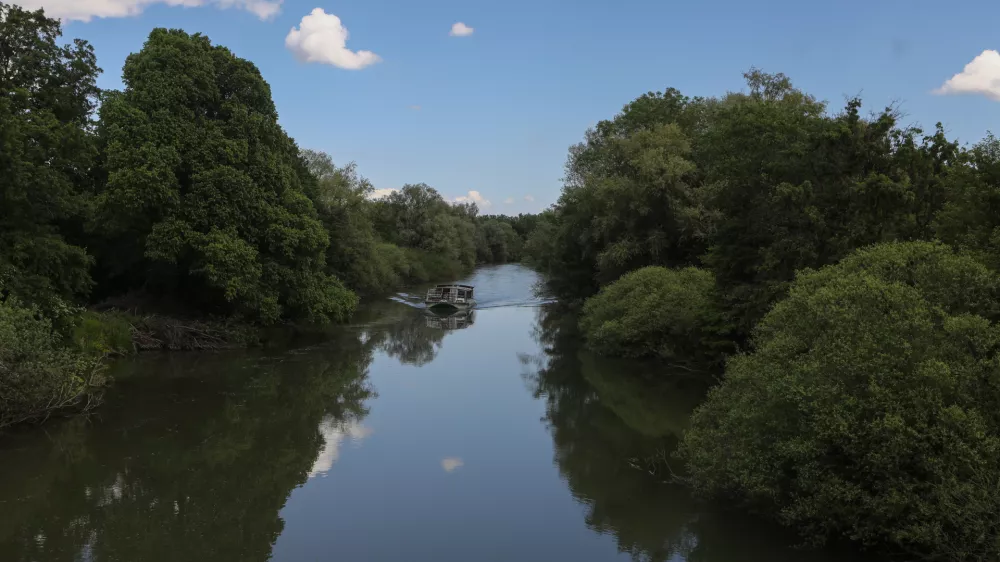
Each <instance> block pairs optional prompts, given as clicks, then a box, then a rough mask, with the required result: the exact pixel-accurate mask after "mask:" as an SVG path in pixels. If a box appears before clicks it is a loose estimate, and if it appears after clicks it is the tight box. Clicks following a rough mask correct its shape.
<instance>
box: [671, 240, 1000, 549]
mask: <svg viewBox="0 0 1000 562" xmlns="http://www.w3.org/2000/svg"><path fill="white" fill-rule="evenodd" d="M998 295H1000V293H998V285H997V278H996V276H995V275H994V274H993V273H992V272H991V271H990V270H989V269H988V268H986V267H985V266H984V265H982V264H980V263H978V262H976V261H975V260H973V259H971V258H969V257H967V256H960V255H956V254H954V253H953V252H952V251H951V249H949V248H948V247H946V246H944V245H941V244H935V243H928V242H913V243H893V244H883V245H878V246H873V247H871V248H867V249H864V250H861V251H858V252H856V253H854V254H852V255H850V256H849V257H847V258H845V259H844V260H843V261H842V262H841V263H840V264H837V265H833V266H827V267H824V268H822V269H820V270H818V271H813V270H806V271H803V272H801V273H800V274H799V275H798V277H797V279H796V281H795V282H794V283H793V285H792V287H791V289H790V292H789V296H788V298H787V299H785V300H783V301H781V302H780V303H778V304H777V305H776V306H775V307H774V309H773V310H772V311H771V312H769V313H768V314H767V316H765V318H764V320H763V321H762V322H761V324H760V326H759V327H758V328H757V330H756V332H755V338H754V351H753V352H752V353H749V354H745V355H740V356H737V357H735V358H733V359H732V360H731V361H730V362H729V364H728V365H727V367H726V373H725V379H724V382H723V383H722V385H721V386H719V387H717V388H716V389H714V390H713V391H712V392H711V394H710V395H709V397H708V400H707V401H706V402H705V403H704V404H703V405H702V406H700V407H699V408H698V410H697V411H696V412H695V414H694V416H693V418H692V422H691V429H690V431H689V432H688V433H687V434H686V435H685V437H684V442H683V445H682V448H681V454H682V457H683V458H684V459H685V461H686V463H687V466H688V469H689V471H690V480H691V482H692V483H693V485H694V486H695V487H696V489H697V490H699V491H700V492H701V493H703V494H706V495H711V496H717V497H727V498H734V499H736V500H738V501H741V502H743V503H744V504H747V505H750V506H752V507H753V508H755V509H757V510H759V511H761V512H763V513H765V514H767V515H770V516H772V517H774V518H777V519H778V520H779V521H781V522H783V523H785V524H787V525H791V526H793V527H795V528H796V529H798V530H800V531H801V532H802V533H803V534H804V535H806V536H807V537H808V538H809V539H812V540H814V541H817V542H821V541H823V540H825V539H828V538H846V539H850V540H854V541H857V542H859V543H861V544H864V545H868V546H872V547H880V548H887V549H889V550H894V551H899V552H906V553H908V554H909V555H911V556H916V557H919V558H920V559H924V560H951V561H960V560H985V559H989V558H992V557H993V556H995V554H996V545H997V541H998V539H1000V526H998V525H997V513H998V512H1000V492H998V490H1000V489H998V487H997V483H998V482H1000V460H998V459H1000V455H998V453H1000V378H998V376H997V373H998V371H997V365H998V358H1000V327H998V325H997V324H996V323H995V321H996V320H997V318H998V317H1000V315H998V312H1000V308H998V306H1000V305H998Z"/></svg>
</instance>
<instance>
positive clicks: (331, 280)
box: [0, 3, 530, 419]
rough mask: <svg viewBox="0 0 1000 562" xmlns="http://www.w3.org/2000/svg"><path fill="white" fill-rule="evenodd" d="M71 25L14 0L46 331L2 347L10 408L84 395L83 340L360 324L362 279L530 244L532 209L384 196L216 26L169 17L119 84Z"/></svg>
mask: <svg viewBox="0 0 1000 562" xmlns="http://www.w3.org/2000/svg"><path fill="white" fill-rule="evenodd" d="M61 33H62V30H61V26H60V23H59V22H58V21H57V20H54V19H50V18H47V17H45V15H44V13H43V12H42V11H40V10H39V11H34V12H32V11H26V10H23V9H21V8H19V7H17V6H13V5H8V4H6V3H0V180H2V181H0V306H4V307H5V308H3V309H2V313H3V315H4V320H3V322H5V323H6V324H4V325H5V326H7V329H9V330H14V331H17V330H21V331H23V332H24V336H25V337H29V336H30V337H31V338H35V339H33V340H31V341H32V342H34V343H33V344H31V345H35V346H36V347H35V348H34V349H32V348H31V347H30V346H29V347H26V348H18V349H20V351H16V352H15V351H11V350H13V349H14V348H13V347H9V346H13V345H14V343H10V342H0V344H7V345H8V347H7V348H4V350H3V352H2V353H13V354H15V355H11V356H6V355H2V353H0V370H2V374H3V376H4V377H6V378H5V379H4V380H3V381H2V382H0V402H2V403H4V404H5V406H4V408H3V410H4V411H3V412H0V418H2V419H7V418H11V419H13V418H18V419H20V418H31V417H36V414H39V415H40V414H41V413H44V412H43V410H44V408H41V409H38V408H36V407H35V406H34V405H37V404H52V405H53V406H56V405H64V404H67V403H71V402H73V401H74V400H75V397H76V396H77V393H78V391H79V390H80V389H81V388H84V387H85V386H86V384H82V385H81V383H77V382H73V381H77V379H80V378H83V379H84V380H87V379H86V377H83V376H82V375H80V373H81V372H82V371H81V370H80V369H78V368H76V367H75V366H74V365H76V363H75V361H76V360H77V354H78V351H82V352H84V355H82V356H80V357H85V356H93V355H102V354H104V353H109V352H110V353H122V352H123V351H125V350H134V349H153V348H175V347H180V348H195V349H202V348H206V347H208V348H212V347H214V346H217V345H220V344H223V343H227V342H231V341H233V340H234V339H238V340H250V339H252V338H245V337H244V334H242V332H241V331H240V330H238V329H234V328H233V326H232V324H233V323H234V322H244V323H254V324H260V325H268V324H274V323H276V322H279V321H284V320H290V321H296V322H305V323H319V324H322V323H328V322H336V321H343V320H346V319H347V318H348V317H349V316H350V315H351V314H352V313H353V311H354V310H355V307H356V306H357V304H358V301H359V295H376V294H384V293H387V292H390V291H393V290H396V289H398V288H399V287H401V286H402V285H403V284H405V283H410V282H415V281H416V282H423V281H429V280H431V279H439V278H444V279H447V278H452V277H455V276H457V275H460V274H462V273H464V272H466V271H467V270H469V269H471V268H472V267H473V266H474V265H476V263H482V262H489V263H492V262H505V261H512V260H518V259H520V257H521V248H522V246H523V241H524V238H525V237H526V236H527V230H526V229H525V228H524V227H525V224H527V223H530V219H524V218H523V217H517V218H512V217H497V218H492V217H480V216H478V215H479V210H478V209H477V208H476V206H475V205H474V204H461V205H459V204H452V203H449V202H447V201H446V200H445V199H444V198H443V197H442V196H441V195H440V194H439V193H438V192H437V191H436V190H435V189H433V188H432V187H430V186H427V185H425V184H417V185H407V186H404V187H403V188H402V189H401V190H398V191H395V192H394V193H393V194H392V195H390V196H389V197H387V198H385V199H382V200H374V198H373V196H374V189H373V187H372V185H371V183H370V182H368V181H367V180H366V179H365V178H364V177H362V176H361V175H360V174H359V173H358V171H357V169H356V167H355V166H354V165H353V164H346V165H343V166H339V167H338V166H336V165H334V163H333V161H332V159H331V158H330V157H329V156H328V155H326V154H324V153H322V152H316V151H309V150H300V148H299V147H298V146H297V145H296V143H295V141H294V140H293V139H292V138H291V137H290V136H289V135H288V134H287V133H286V132H285V131H284V130H283V129H282V128H281V126H280V125H279V124H278V111H277V108H276V107H275V105H274V102H273V101H272V99H271V90H270V86H269V85H268V84H267V82H266V81H265V80H264V78H263V76H261V74H260V71H259V70H258V69H257V67H256V66H255V65H254V64H253V63H251V62H250V61H247V60H244V59H241V58H239V57H237V56H236V55H235V54H233V53H232V52H231V51H229V50H228V49H226V48H225V47H222V46H218V45H213V44H212V43H211V41H210V40H209V39H208V38H207V37H205V36H203V35H200V34H194V35H191V34H188V33H185V32H184V31H181V30H176V29H173V30H167V29H155V30H153V31H152V33H151V34H150V35H149V38H148V40H147V41H146V43H145V44H144V45H143V47H142V49H141V50H140V51H138V52H136V53H134V54H132V55H130V56H129V57H128V59H127V60H126V62H125V65H124V69H123V73H122V79H123V83H124V89H123V90H121V91H105V92H101V91H100V90H99V89H98V88H97V87H96V80H97V76H98V73H99V72H100V69H99V68H98V67H97V62H96V57H95V55H94V52H93V49H92V48H91V46H90V45H89V44H87V43H86V42H85V41H82V40H76V41H74V42H73V43H72V44H70V45H66V46H60V45H59V42H58V41H59V37H60V35H61ZM99 99H100V102H101V103H100V111H99V113H95V110H96V108H97V106H98V100H99ZM526 221H527V222H526ZM515 226H516V227H518V228H519V230H518V229H515ZM5 303H6V304H5ZM21 303H23V305H22V304H21ZM88 305H100V308H101V309H102V310H106V309H111V308H119V309H125V310H128V311H129V312H130V313H132V314H135V315H133V316H127V317H125V316H121V315H117V316H116V315H114V314H109V315H98V314H93V313H90V312H87V313H83V312H82V311H83V307H85V306H88ZM14 311H17V312H16V313H15V312H14ZM164 314H166V315H176V316H182V317H185V318H186V322H187V323H186V325H185V326H186V329H185V328H183V327H179V326H178V325H177V324H176V323H174V322H171V321H168V320H164V319H163V317H162V315H164ZM205 316H214V317H219V318H220V321H219V322H218V323H212V324H206V323H203V322H202V321H201V320H199V319H198V318H199V317H205ZM178 331H186V332H187V333H188V334H189V335H187V336H185V335H183V334H180V333H178ZM192 334H193V335H192ZM130 337H131V338H132V339H133V340H134V341H132V342H131V345H129V344H128V343H126V342H125V341H124V340H126V339H128V338H130ZM140 340H141V341H140ZM19 341H20V340H19ZM25 341H27V340H25ZM22 343H23V342H22ZM18 345H21V344H18ZM24 345H28V344H24ZM29 352H31V353H34V354H35V355H31V354H30V353H29ZM25 353H29V354H28V355H24V354H25ZM15 356H16V357H15ZM81 360H82V359H81ZM85 370H86V369H84V371H85ZM59 373H61V374H59ZM15 379H16V380H15ZM57 380H58V381H64V382H66V384H65V385H62V383H59V384H55V383H53V381H57ZM70 382H72V384H70ZM32 385H35V388H29V387H31V386H32ZM60 385H62V386H60ZM35 392H36V393H37V396H34V395H32V396H34V397H32V398H30V399H29V398H25V396H28V395H29V394H31V393H35ZM26 393H27V394H26ZM67 397H70V398H69V399H67ZM15 403H16V404H19V405H18V406H16V407H15V406H13V405H12V404H15ZM29 403H30V404H29ZM31 404H34V405H31ZM15 411H18V412H28V413H29V415H22V414H16V415H15V414H14V413H13V412H15Z"/></svg>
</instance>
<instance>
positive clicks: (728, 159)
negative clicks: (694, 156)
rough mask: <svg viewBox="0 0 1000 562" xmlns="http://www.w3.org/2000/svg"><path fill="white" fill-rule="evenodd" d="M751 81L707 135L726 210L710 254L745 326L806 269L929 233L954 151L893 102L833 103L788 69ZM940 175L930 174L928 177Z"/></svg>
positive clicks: (709, 179)
mask: <svg viewBox="0 0 1000 562" xmlns="http://www.w3.org/2000/svg"><path fill="white" fill-rule="evenodd" d="M745 76H746V79H747V83H748V85H749V87H750V91H749V93H736V94H730V95H728V96H726V97H725V98H724V99H723V100H722V101H721V103H720V104H719V106H718V107H717V108H716V110H715V111H714V113H713V115H712V121H711V126H710V127H708V129H707V130H706V132H705V135H704V136H703V138H702V144H701V146H700V149H701V150H700V154H699V158H700V160H699V163H700V164H701V166H702V168H703V170H704V172H705V182H706V189H707V190H708V193H709V196H708V200H709V205H710V206H711V208H712V209H713V210H714V212H715V213H716V214H717V218H716V229H715V232H714V234H713V237H712V245H711V249H710V251H709V252H708V255H707V257H706V262H707V264H708V265H709V266H710V267H711V268H712V270H713V271H714V272H715V274H716V278H717V279H718V282H719V284H720V287H721V289H722V291H723V292H724V294H725V296H726V298H727V300H728V303H729V307H730V308H731V309H732V315H733V317H734V320H735V321H736V322H737V323H738V326H739V327H740V329H741V332H743V333H749V331H750V329H751V328H752V327H753V325H754V324H756V323H757V322H758V321H759V320H760V318H762V317H763V315H764V314H765V313H766V312H767V311H768V310H769V309H770V307H771V306H773V305H774V303H775V302H777V301H778V300H779V299H780V298H781V297H782V296H783V295H784V294H785V292H786V291H787V288H788V284H789V283H791V281H792V280H793V279H794V276H795V272H796V271H797V270H799V269H802V268H806V267H821V266H823V265H827V264H832V263H836V262H837V260H839V259H841V258H843V257H844V256H846V255H847V254H849V253H850V252H851V251H853V250H854V249H856V248H859V247H863V246H866V245H868V244H873V243H879V242H888V241H895V240H914V239H925V238H927V237H928V236H929V235H930V229H929V228H928V227H929V220H928V218H929V217H930V216H932V215H933V213H934V212H936V211H937V209H938V208H939V207H940V201H941V194H940V192H939V188H940V183H937V182H934V181H933V179H932V178H933V177H934V175H935V174H938V173H939V170H940V168H941V167H942V166H943V165H944V164H945V163H946V160H947V159H948V151H947V150H943V151H942V150H941V148H942V146H941V144H940V143H939V141H940V140H941V137H940V136H935V137H931V138H925V139H924V140H923V142H922V143H921V142H918V139H919V138H920V136H921V135H922V132H921V131H920V130H918V129H900V128H898V127H897V122H898V115H897V114H896V113H895V112H894V111H893V110H892V109H891V108H890V109H886V110H885V111H883V112H881V113H879V114H877V115H875V116H873V117H872V118H870V119H866V118H863V117H861V115H860V109H861V101H860V100H859V99H852V100H849V101H848V103H847V106H846V108H845V109H844V111H843V112H842V113H840V114H838V115H835V116H827V115H826V114H825V109H826V105H825V104H824V103H822V102H820V101H817V100H816V99H815V98H813V97H812V96H809V95H808V94H805V93H804V92H802V91H800V90H798V89H795V88H794V87H792V84H791V81H790V80H789V79H788V78H787V77H786V76H784V75H782V74H774V75H771V74H765V73H762V72H760V71H757V70H751V71H750V72H748V73H747V74H746V75H745ZM928 176H930V177H928Z"/></svg>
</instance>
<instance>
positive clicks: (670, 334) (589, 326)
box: [580, 266, 727, 361]
mask: <svg viewBox="0 0 1000 562" xmlns="http://www.w3.org/2000/svg"><path fill="white" fill-rule="evenodd" d="M580 327H581V329H582V331H583V333H584V335H585V337H586V338H587V341H588V343H589V344H590V346H591V347H592V348H593V349H594V350H595V351H598V352H600V353H603V354H606V355H619V356H625V357H657V358H660V359H666V360H682V361H688V360H702V361H704V360H708V361H711V358H713V357H717V356H718V355H719V354H720V348H724V347H726V346H727V340H726V337H725V336H726V333H725V331H726V329H725V325H724V322H723V320H722V311H721V308H720V306H719V302H718V297H717V295H716V292H715V279H714V278H713V277H712V274H711V273H710V272H708V271H705V270H702V269H698V268H695V267H687V268H684V269H668V268H665V267H652V266H651V267H645V268H642V269H639V270H636V271H633V272H631V273H627V274H625V275H624V276H622V278H621V279H619V280H618V281H615V282H614V283H612V284H611V285H608V286H607V287H605V288H603V289H601V292H600V293H598V294H597V295H595V296H594V297H593V298H591V299H588V300H587V304H586V306H584V308H583V316H582V317H581V318H580Z"/></svg>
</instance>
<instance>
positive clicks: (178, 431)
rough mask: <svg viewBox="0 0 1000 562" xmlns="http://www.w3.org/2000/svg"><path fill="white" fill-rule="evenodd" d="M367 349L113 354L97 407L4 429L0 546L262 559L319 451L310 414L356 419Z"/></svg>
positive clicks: (24, 554)
mask: <svg viewBox="0 0 1000 562" xmlns="http://www.w3.org/2000/svg"><path fill="white" fill-rule="evenodd" d="M370 360H371V354H370V352H369V351H366V350H365V349H363V347H362V346H361V345H360V344H359V343H358V341H357V339H356V338H354V339H347V340H344V341H337V342H335V343H334V344H331V345H330V346H328V347H323V348H317V349H311V350H306V351H302V352H298V353H295V354H292V355H288V354H286V355H283V356H281V357H272V356H266V355H262V354H246V353H240V354H229V353H223V354H217V355H205V354H197V355H187V354H177V355H158V356H144V357H142V358H140V359H138V360H136V361H133V362H127V363H124V364H122V365H119V368H118V373H117V374H118V376H119V382H118V383H117V384H116V386H115V387H114V388H113V389H112V390H111V393H112V396H109V399H108V403H107V404H106V407H105V408H103V409H102V410H101V412H100V418H92V419H90V420H87V419H84V418H77V419H73V420H69V421H67V422H66V423H62V424H55V425H53V426H50V427H49V428H48V432H49V433H50V435H51V439H49V440H40V439H38V438H37V434H35V435H27V434H26V435H24V436H22V438H19V437H18V436H13V438H9V439H7V440H5V441H4V442H3V443H4V446H5V449H4V450H3V451H0V455H2V456H3V458H4V460H5V461H7V462H4V463H3V466H2V467H0V505H2V506H3V509H0V560H10V561H20V560H35V559H45V560H66V561H67V562H68V561H75V560H81V559H82V560H121V561H133V560H142V561H153V562H156V561H167V560H170V561H175V560H213V561H214V560H220V561H251V562H252V561H257V560H260V561H263V560H267V559H268V558H269V557H270V554H271V547H272V545H273V543H274V541H275V539H276V538H277V537H278V535H279V534H280V533H281V530H282V528H283V522H282V520H281V519H280V517H279V515H278V512H279V510H280V509H281V508H282V506H283V505H284V503H285V500H286V499H287V497H288V495H289V493H290V492H291V491H292V489H294V488H295V487H297V486H299V485H301V484H303V483H304V482H305V481H306V479H307V478H308V477H309V476H310V475H312V474H315V473H316V470H317V468H323V467H319V466H318V465H319V464H322V463H323V462H332V461H331V460H329V459H327V460H326V461H324V459H323V458H322V455H321V451H325V450H328V447H329V446H330V445H331V443H329V442H328V441H329V439H330V435H332V434H333V433H331V432H325V433H326V435H325V436H324V434H323V432H321V430H322V428H323V427H336V428H342V429H344V430H345V431H348V432H350V431H351V428H355V429H354V431H357V429H356V428H359V427H361V425H360V424H361V420H362V419H363V418H364V417H365V415H366V414H367V409H366V405H365V402H366V401H368V400H369V399H371V398H372V396H373V392H372V390H371V389H370V388H369V387H368V385H367V383H366V380H365V375H366V369H367V367H368V364H369V362H370ZM140 378H141V379H142V380H133V379H140ZM133 382H134V383H136V384H131V383H133ZM133 387H135V388H140V387H141V389H142V390H141V392H133ZM125 420H128V422H127V423H126V422H125ZM334 460H335V459H334ZM326 468H328V467H326Z"/></svg>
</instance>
